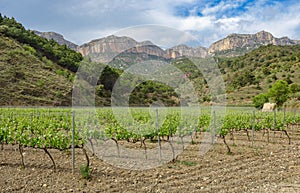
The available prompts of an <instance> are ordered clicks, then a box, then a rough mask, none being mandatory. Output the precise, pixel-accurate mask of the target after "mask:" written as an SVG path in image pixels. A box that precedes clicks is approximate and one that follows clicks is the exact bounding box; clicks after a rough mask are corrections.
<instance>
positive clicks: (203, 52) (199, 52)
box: [166, 44, 208, 58]
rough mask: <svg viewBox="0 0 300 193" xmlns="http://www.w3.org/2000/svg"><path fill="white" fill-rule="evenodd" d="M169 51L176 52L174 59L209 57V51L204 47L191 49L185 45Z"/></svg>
mask: <svg viewBox="0 0 300 193" xmlns="http://www.w3.org/2000/svg"><path fill="white" fill-rule="evenodd" d="M168 50H172V51H173V52H176V53H177V54H176V55H174V57H173V58H177V57H181V56H187V57H200V58H205V57H207V56H208V52H207V49H206V48H204V47H196V48H193V47H189V46H186V45H184V44H181V45H178V46H174V47H172V48H170V49H168ZM168 50H166V51H168Z"/></svg>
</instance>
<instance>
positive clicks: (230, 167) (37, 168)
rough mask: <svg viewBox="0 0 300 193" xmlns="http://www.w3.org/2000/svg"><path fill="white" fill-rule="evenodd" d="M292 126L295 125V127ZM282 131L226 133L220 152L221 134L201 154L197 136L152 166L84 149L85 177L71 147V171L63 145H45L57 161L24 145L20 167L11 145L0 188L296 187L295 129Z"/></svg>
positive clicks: (4, 154) (298, 151)
mask: <svg viewBox="0 0 300 193" xmlns="http://www.w3.org/2000/svg"><path fill="white" fill-rule="evenodd" d="M297 130H298V131H297ZM297 130H296V129H295V128H294V129H293V130H289V131H288V132H289V134H290V136H291V139H292V143H291V144H290V145H289V144H288V140H287V138H286V136H285V135H281V133H279V132H277V133H275V136H274V135H273V132H271V133H270V142H269V143H268V142H267V136H266V134H263V132H256V133H255V138H254V139H255V140H254V146H253V147H251V141H248V139H247V135H246V133H245V132H239V133H234V141H233V140H231V139H230V136H227V138H226V139H227V142H228V144H229V146H230V148H231V150H232V152H233V153H232V154H231V155H228V154H226V146H225V145H224V144H223V142H222V140H221V139H218V141H217V143H216V144H215V145H214V146H213V148H212V149H210V151H209V152H208V153H206V154H205V155H204V156H200V155H199V145H200V139H201V137H199V138H198V139H196V141H195V142H196V143H195V144H192V145H189V146H188V147H187V148H186V150H185V151H184V152H183V153H182V154H180V155H179V156H178V159H177V161H175V162H172V163H168V164H165V165H163V166H160V167H158V168H154V169H148V170H142V171H136V170H127V169H120V168H117V167H114V166H112V165H110V164H109V163H105V162H103V161H101V160H100V159H98V158H97V157H93V156H92V155H91V152H90V151H89V152H88V154H89V156H90V161H91V170H92V172H91V178H90V179H88V180H86V179H83V178H82V176H81V173H80V171H79V167H80V165H83V164H84V163H85V157H84V155H83V153H82V151H81V150H76V168H75V174H72V167H71V166H72V165H71V154H70V152H69V151H66V152H60V151H57V150H50V153H51V154H52V156H53V157H54V160H55V162H56V165H57V170H56V171H54V170H53V168H52V163H51V160H50V159H49V158H48V156H47V155H46V154H45V153H44V152H43V151H42V150H36V149H25V151H24V162H25V168H22V167H21V156H20V154H19V151H18V148H17V146H8V145H4V149H3V150H0V172H1V175H0V192H1V193H2V192H3V193H8V192H300V131H299V128H298V129H297Z"/></svg>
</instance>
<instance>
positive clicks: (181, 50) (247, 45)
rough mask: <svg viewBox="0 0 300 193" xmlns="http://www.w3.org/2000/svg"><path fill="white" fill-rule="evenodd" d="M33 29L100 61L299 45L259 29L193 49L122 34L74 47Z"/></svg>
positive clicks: (237, 52)
mask: <svg viewBox="0 0 300 193" xmlns="http://www.w3.org/2000/svg"><path fill="white" fill-rule="evenodd" d="M34 32H35V33H36V34H38V35H40V36H43V37H46V38H47V39H54V40H55V41H57V42H58V43H60V44H66V45H67V46H68V47H70V48H72V49H74V50H77V51H78V52H80V53H81V54H82V55H83V56H89V57H90V58H91V59H92V60H93V61H96V62H102V63H109V62H111V61H112V60H114V58H115V57H117V56H118V61H120V60H122V59H121V56H122V57H123V56H125V55H126V57H127V58H128V57H129V56H130V54H129V53H132V54H133V55H135V56H133V57H146V55H149V57H148V56H147V57H146V58H153V57H154V58H155V57H156V58H163V59H167V60H169V59H175V58H178V57H182V56H187V57H201V58H204V57H207V56H209V55H222V56H238V55H242V54H244V53H246V52H249V51H251V50H254V49H256V48H258V47H259V46H262V45H268V44H273V45H295V44H300V40H291V39H289V38H288V37H282V38H276V37H274V36H273V35H272V34H271V33H269V32H266V31H260V32H258V33H256V34H231V35H228V36H227V37H226V38H224V39H221V40H219V41H217V42H214V43H213V44H211V46H210V47H209V48H204V47H196V48H193V47H188V46H186V45H183V44H182V45H178V46H174V47H172V48H169V49H167V50H163V49H161V48H160V47H158V46H156V45H154V44H153V43H152V42H150V41H143V42H138V41H136V40H134V39H132V38H130V37H125V36H123V37H118V36H114V35H111V36H108V37H104V38H100V39H96V40H92V41H90V42H88V43H85V44H83V45H81V46H77V45H76V44H74V43H72V42H69V41H67V40H65V39H64V38H63V36H62V35H60V34H57V33H55V32H38V31H34ZM123 52H126V54H123V55H120V54H121V53H123ZM126 60H127V59H126Z"/></svg>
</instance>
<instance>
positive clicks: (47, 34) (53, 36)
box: [33, 31, 78, 51]
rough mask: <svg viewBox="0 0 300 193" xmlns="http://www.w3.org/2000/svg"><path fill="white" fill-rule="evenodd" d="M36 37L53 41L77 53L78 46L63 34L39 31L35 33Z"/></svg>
mask: <svg viewBox="0 0 300 193" xmlns="http://www.w3.org/2000/svg"><path fill="white" fill-rule="evenodd" d="M33 32H34V33H35V34H36V35H38V36H41V37H44V38H47V39H48V40H51V39H53V40H54V41H56V42H57V43H59V44H60V45H66V46H68V47H69V48H70V49H72V50H75V51H77V48H78V45H76V44H74V43H72V42H70V41H68V40H66V39H65V38H64V36H62V35H61V34H58V33H56V32H39V31H33Z"/></svg>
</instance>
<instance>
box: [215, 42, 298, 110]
mask: <svg viewBox="0 0 300 193" xmlns="http://www.w3.org/2000/svg"><path fill="white" fill-rule="evenodd" d="M216 60H217V61H218V62H219V66H220V69H221V71H222V73H223V75H224V80H225V81H226V89H227V93H228V102H229V103H231V104H241V103H243V104H251V103H252V99H253V97H254V96H256V95H257V94H259V93H266V92H267V90H268V89H269V88H270V87H271V86H272V85H273V84H274V83H275V81H277V80H285V81H286V82H287V83H288V84H289V86H290V87H291V94H290V96H291V100H290V102H289V103H290V104H289V105H290V106H295V105H298V106H300V93H299V92H298V91H297V89H293V88H292V87H294V88H299V87H300V45H290V46H275V45H268V46H261V47H259V48H258V49H255V50H253V51H251V52H249V53H247V54H245V55H243V56H239V57H231V58H217V59H216ZM299 91H300V90H299ZM292 103H295V104H292Z"/></svg>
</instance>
